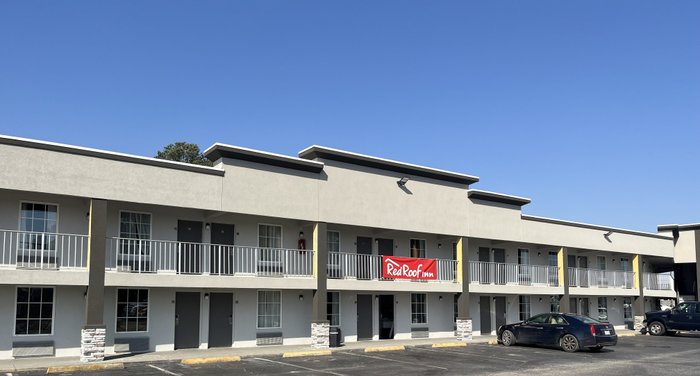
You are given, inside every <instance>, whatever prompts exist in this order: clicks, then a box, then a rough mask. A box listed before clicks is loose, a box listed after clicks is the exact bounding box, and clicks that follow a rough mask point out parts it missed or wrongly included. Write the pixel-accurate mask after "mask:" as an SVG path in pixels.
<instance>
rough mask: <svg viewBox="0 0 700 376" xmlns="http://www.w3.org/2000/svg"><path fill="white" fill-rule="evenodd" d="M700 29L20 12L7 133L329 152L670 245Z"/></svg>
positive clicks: (341, 10)
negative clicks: (388, 162) (361, 156)
mask: <svg viewBox="0 0 700 376" xmlns="http://www.w3.org/2000/svg"><path fill="white" fill-rule="evenodd" d="M699 19H700V2H699V1H637V0H634V1H608V0H605V1H560V0H555V1H521V0H517V1H454V2H452V1H420V2H416V1H404V0H401V1H288V0H282V1H11V0H5V1H1V2H0V133H2V134H8V135H15V136H22V137H29V138H38V139H42V140H49V141H55V142H63V143H69V144H75V145H81V146H88V147H95V148H102V149H107V150H113V151H119V152H126V153H133V154H138V155H146V156H152V155H154V154H155V152H156V151H157V150H158V149H159V148H160V147H162V146H163V145H165V144H168V143H170V142H174V141H181V140H183V141H189V142H194V143H197V144H199V145H200V146H201V147H203V148H206V147H207V146H209V145H211V144H212V143H214V142H223V143H229V144H234V145H241V146H246V147H251V148H257V149H262V150H266V151H272V152H277V153H283V154H289V155H296V153H297V152H298V151H299V150H301V149H303V148H304V147H306V146H308V145H311V144H322V145H326V146H331V147H336V148H342V149H347V150H351V151H355V152H360V153H365V154H370V155H376V156H380V157H385V158H391V159H397V160H401V161H406V162H411V163H417V164H422V165H427V166H432V167H438V168H442V169H447V170H454V171H458V172H464V173H468V174H473V175H477V176H479V177H481V182H480V183H478V184H476V185H474V187H475V188H481V189H487V190H494V191H498V192H504V193H509V194H516V195H521V196H526V197H530V198H532V199H533V203H532V204H530V205H528V206H526V207H525V208H524V212H526V213H528V214H533V215H542V216H548V217H555V218H562V219H568V220H576V221H583V222H591V223H597V224H604V225H610V226H619V227H626V228H631V229H638V230H644V231H655V227H656V225H657V224H660V223H679V222H680V223H687V222H700V200H699V199H698V198H699V197H700V196H699V195H698V192H699V191H700V171H699V170H700V168H699V165H700V164H699V163H698V162H699V159H700V157H699V155H700V21H698V20H699ZM17 167H18V168H21V166H17Z"/></svg>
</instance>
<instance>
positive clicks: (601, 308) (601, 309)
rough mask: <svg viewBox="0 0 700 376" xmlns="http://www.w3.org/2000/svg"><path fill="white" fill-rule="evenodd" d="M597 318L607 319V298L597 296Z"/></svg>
mask: <svg viewBox="0 0 700 376" xmlns="http://www.w3.org/2000/svg"><path fill="white" fill-rule="evenodd" d="M598 320H600V321H608V298H606V297H599V298H598Z"/></svg>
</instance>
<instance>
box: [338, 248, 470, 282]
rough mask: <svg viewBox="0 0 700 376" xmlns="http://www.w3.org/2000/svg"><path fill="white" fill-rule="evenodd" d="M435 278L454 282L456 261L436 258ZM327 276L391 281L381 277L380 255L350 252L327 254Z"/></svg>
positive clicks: (455, 278)
mask: <svg viewBox="0 0 700 376" xmlns="http://www.w3.org/2000/svg"><path fill="white" fill-rule="evenodd" d="M436 261H437V280H438V281H440V282H455V281H456V280H457V261H455V260H444V259H437V260H436ZM328 278H332V279H360V280H382V281H391V280H393V279H391V278H384V277H382V256H381V255H365V254H358V253H350V252H330V253H329V254H328Z"/></svg>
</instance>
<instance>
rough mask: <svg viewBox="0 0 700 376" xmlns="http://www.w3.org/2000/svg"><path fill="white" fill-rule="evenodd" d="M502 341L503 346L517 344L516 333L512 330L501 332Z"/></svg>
mask: <svg viewBox="0 0 700 376" xmlns="http://www.w3.org/2000/svg"><path fill="white" fill-rule="evenodd" d="M501 343H502V344H503V346H513V345H515V334H513V332H511V331H510V330H504V331H503V333H501Z"/></svg>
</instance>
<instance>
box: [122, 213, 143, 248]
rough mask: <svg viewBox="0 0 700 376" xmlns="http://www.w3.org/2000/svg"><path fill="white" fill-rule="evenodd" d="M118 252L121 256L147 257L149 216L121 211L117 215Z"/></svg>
mask: <svg viewBox="0 0 700 376" xmlns="http://www.w3.org/2000/svg"><path fill="white" fill-rule="evenodd" d="M119 237H120V238H121V240H120V247H119V248H120V251H121V253H122V254H129V255H138V254H142V255H147V254H149V250H150V242H148V241H145V240H150V239H151V215H150V214H148V213H134V212H127V211H123V212H120V213H119Z"/></svg>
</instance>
